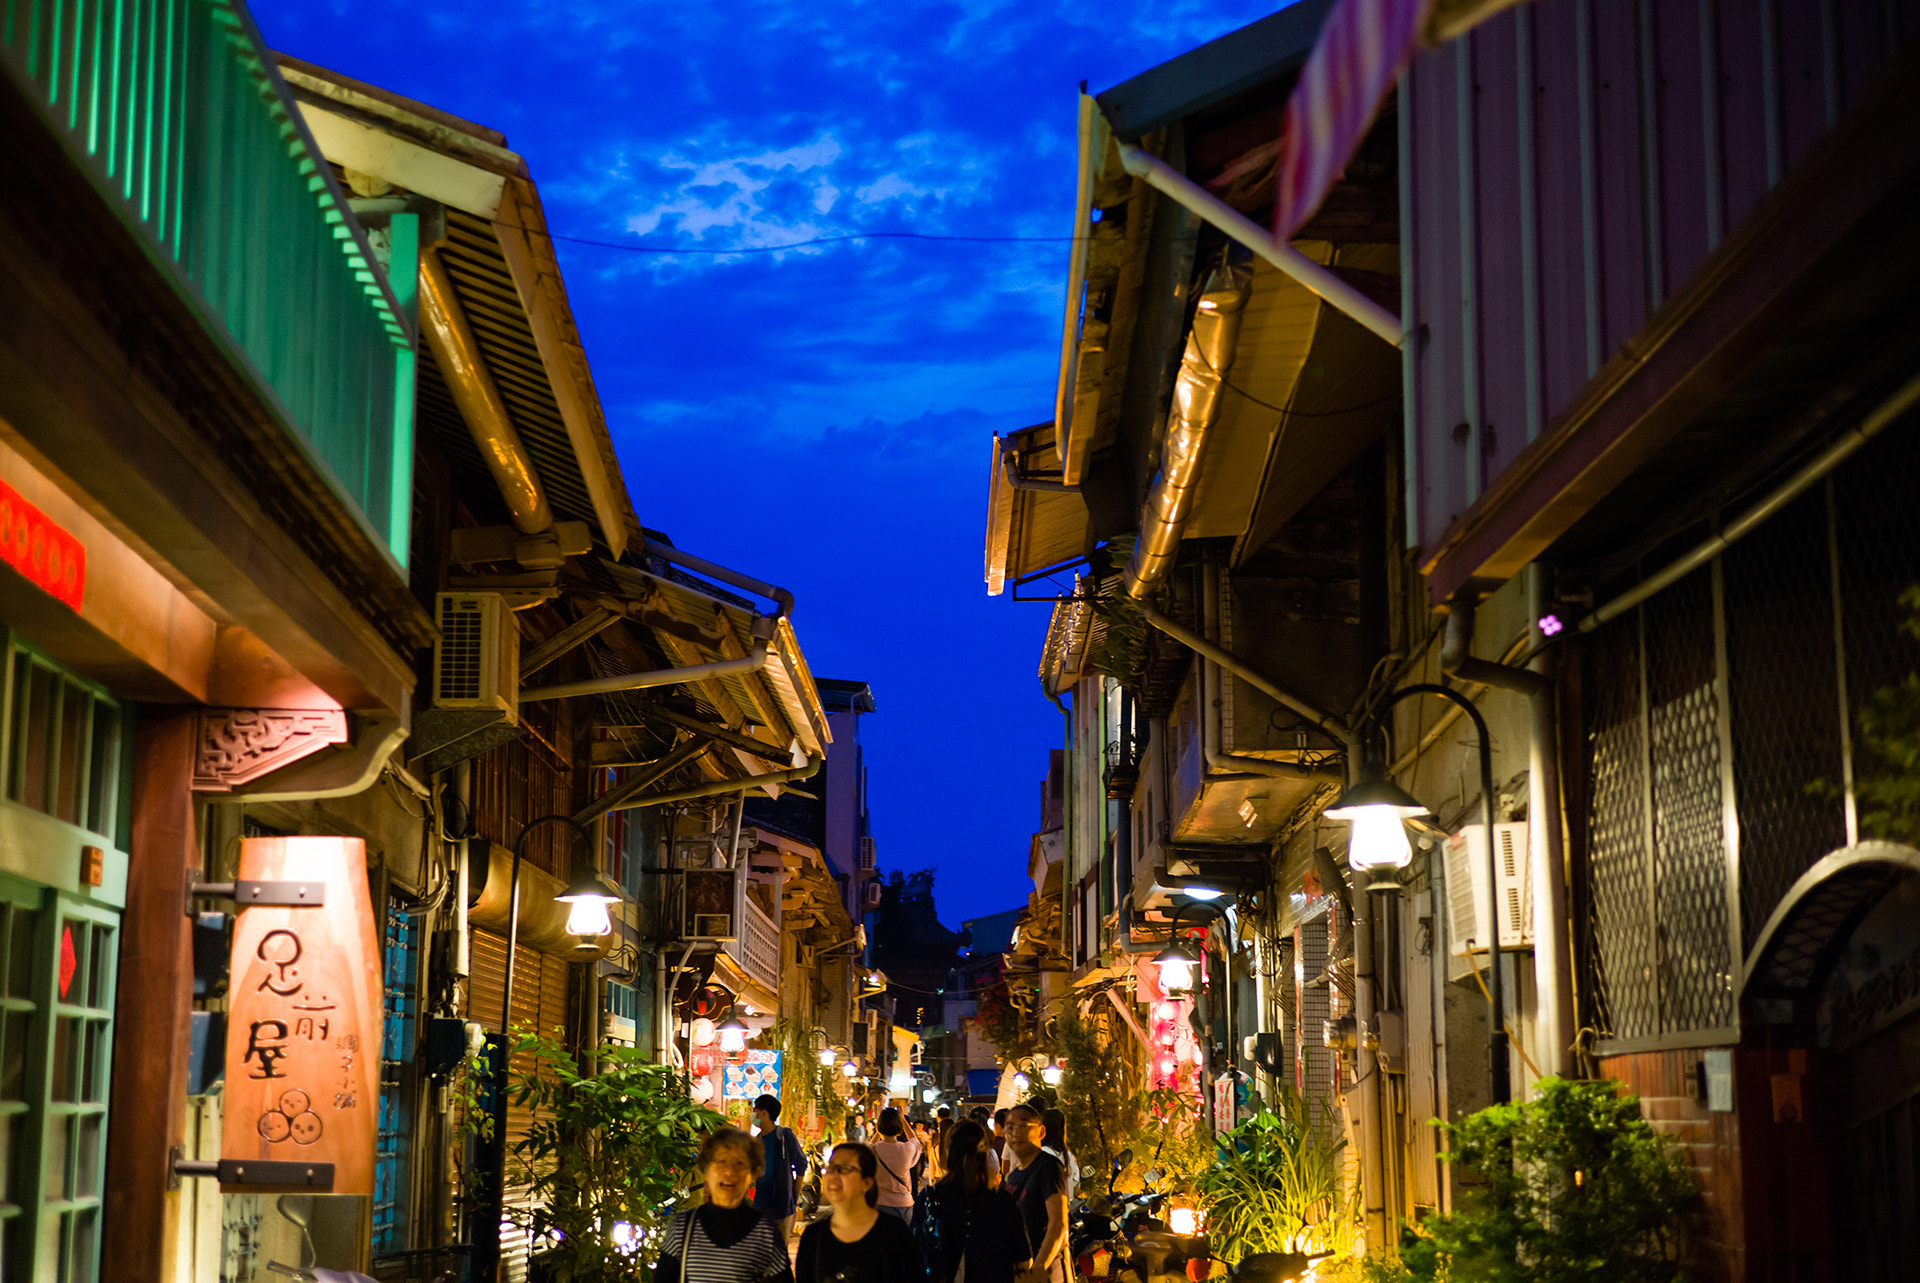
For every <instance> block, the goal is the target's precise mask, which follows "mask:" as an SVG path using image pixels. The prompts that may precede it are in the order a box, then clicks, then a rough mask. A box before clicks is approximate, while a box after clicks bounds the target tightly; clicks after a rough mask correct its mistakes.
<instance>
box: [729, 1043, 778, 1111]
mask: <svg viewBox="0 0 1920 1283" xmlns="http://www.w3.org/2000/svg"><path fill="white" fill-rule="evenodd" d="M785 1054H786V1053H784V1052H779V1051H747V1052H742V1053H740V1056H739V1058H738V1059H736V1060H730V1061H728V1062H727V1064H726V1067H725V1068H724V1069H722V1070H721V1071H720V1095H721V1097H722V1098H723V1099H726V1100H752V1099H753V1098H754V1097H756V1096H762V1095H765V1096H778V1095H779V1094H780V1058H781V1057H782V1056H783V1055H785Z"/></svg>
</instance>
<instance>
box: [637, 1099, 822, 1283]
mask: <svg viewBox="0 0 1920 1283" xmlns="http://www.w3.org/2000/svg"><path fill="white" fill-rule="evenodd" d="M694 1163H695V1167H696V1168H697V1170H698V1171H699V1173H700V1182H701V1185H702V1187H703V1188H704V1190H705V1191H706V1196H707V1201H706V1202H704V1203H702V1204H701V1205H700V1206H699V1207H696V1208H689V1209H688V1210H686V1211H684V1212H676V1213H675V1214H674V1216H673V1219H671V1220H669V1221H668V1222H667V1228H666V1233H665V1234H664V1235H663V1236H662V1239H661V1243H662V1249H661V1252H660V1260H659V1263H658V1264H656V1265H655V1266H654V1271H653V1277H654V1280H655V1283H793V1268H792V1266H791V1265H790V1264H789V1263H788V1258H787V1244H786V1241H785V1240H784V1239H782V1238H781V1237H780V1230H779V1227H778V1226H777V1225H775V1224H774V1223H773V1222H772V1221H770V1220H768V1219H767V1218H766V1217H764V1216H762V1215H761V1214H760V1212H759V1211H758V1209H756V1208H755V1207H754V1206H753V1204H752V1203H750V1202H748V1201H747V1189H748V1188H749V1187H750V1186H751V1185H752V1184H753V1181H754V1174H755V1173H756V1172H759V1171H760V1170H761V1169H762V1167H763V1165H764V1163H765V1153H764V1151H763V1149H762V1147H761V1145H760V1142H759V1141H758V1140H756V1139H755V1138H754V1137H753V1136H752V1135H751V1134H749V1133H747V1132H744V1131H741V1130H740V1129H739V1128H737V1127H720V1128H716V1129H715V1130H714V1132H713V1134H712V1135H710V1136H708V1137H707V1139H706V1140H705V1141H704V1142H702V1143H701V1146H700V1154H699V1157H698V1158H696V1159H695V1160H694Z"/></svg>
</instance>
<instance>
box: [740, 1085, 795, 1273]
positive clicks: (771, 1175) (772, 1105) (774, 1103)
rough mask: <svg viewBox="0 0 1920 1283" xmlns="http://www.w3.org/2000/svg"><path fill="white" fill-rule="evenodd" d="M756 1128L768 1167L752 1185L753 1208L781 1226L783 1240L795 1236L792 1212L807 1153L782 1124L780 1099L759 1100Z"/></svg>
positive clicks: (765, 1097)
mask: <svg viewBox="0 0 1920 1283" xmlns="http://www.w3.org/2000/svg"><path fill="white" fill-rule="evenodd" d="M753 1125H754V1126H755V1127H756V1128H758V1129H759V1132H760V1145H761V1148H762V1149H763V1150H764V1151H765V1152H766V1166H765V1168H764V1169H763V1170H762V1171H761V1173H760V1179H759V1180H757V1181H755V1182H754V1183H753V1205H754V1206H755V1207H757V1208H759V1209H760V1215H762V1216H764V1217H766V1218H767V1219H768V1220H770V1221H772V1222H773V1223H774V1224H776V1225H778V1226H779V1227H780V1241H781V1242H782V1243H784V1242H786V1241H787V1240H788V1239H790V1238H792V1237H793V1213H794V1209H795V1208H796V1207H797V1206H799V1202H800V1178H801V1176H802V1174H803V1173H805V1172H806V1170H807V1151H806V1149H805V1148H804V1147H802V1146H801V1144H800V1138H799V1137H798V1136H795V1135H794V1134H793V1128H791V1127H782V1126H781V1125H780V1098H779V1097H778V1096H773V1095H762V1096H759V1097H756V1098H755V1099H754V1102H753Z"/></svg>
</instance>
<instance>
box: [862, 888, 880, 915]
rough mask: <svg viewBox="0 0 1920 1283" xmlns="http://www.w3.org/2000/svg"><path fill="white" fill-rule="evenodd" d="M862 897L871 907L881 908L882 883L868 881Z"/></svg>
mask: <svg viewBox="0 0 1920 1283" xmlns="http://www.w3.org/2000/svg"><path fill="white" fill-rule="evenodd" d="M860 898H861V900H862V901H863V902H864V903H865V904H866V906H867V907H868V908H869V909H877V908H879V907H880V884H879V883H878V882H869V883H867V889H866V891H865V892H864V893H863V894H862V895H861V897H860Z"/></svg>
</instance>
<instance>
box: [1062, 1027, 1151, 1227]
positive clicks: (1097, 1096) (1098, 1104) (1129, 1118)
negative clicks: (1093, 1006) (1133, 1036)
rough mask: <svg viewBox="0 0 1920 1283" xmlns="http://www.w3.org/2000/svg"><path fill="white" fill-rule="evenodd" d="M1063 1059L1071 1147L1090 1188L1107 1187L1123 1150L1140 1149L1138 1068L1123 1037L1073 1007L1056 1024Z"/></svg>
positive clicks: (1140, 1118)
mask: <svg viewBox="0 0 1920 1283" xmlns="http://www.w3.org/2000/svg"><path fill="white" fill-rule="evenodd" d="M1054 1038H1055V1046H1056V1050H1057V1051H1058V1052H1059V1054H1060V1059H1061V1076H1060V1092H1059V1099H1060V1112H1061V1113H1062V1114H1064V1115H1066V1119H1067V1148H1068V1149H1069V1150H1070V1151H1072V1153H1073V1155H1074V1156H1075V1157H1076V1158H1077V1159H1079V1161H1080V1167H1081V1170H1082V1171H1083V1172H1084V1173H1085V1176H1084V1177H1083V1178H1082V1179H1083V1184H1084V1185H1085V1187H1086V1188H1087V1190H1088V1192H1089V1193H1091V1192H1094V1191H1104V1190H1106V1188H1107V1186H1108V1184H1109V1182H1110V1181H1112V1180H1113V1179H1114V1177H1115V1172H1114V1163H1115V1162H1116V1161H1118V1159H1119V1157H1120V1151H1122V1150H1124V1149H1134V1150H1135V1151H1136V1153H1137V1152H1138V1147H1139V1132H1140V1126H1141V1122H1142V1117H1141V1108H1140V1099H1139V1081H1140V1070H1139V1066H1138V1065H1136V1064H1135V1063H1134V1057H1133V1056H1132V1054H1131V1052H1132V1047H1131V1045H1130V1044H1129V1043H1128V1042H1127V1041H1126V1040H1125V1038H1124V1036H1114V1031H1112V1030H1111V1029H1109V1028H1106V1027H1104V1026H1103V1025H1102V1024H1101V1023H1100V1022H1097V1021H1094V1020H1091V1019H1088V1018H1086V1017H1083V1016H1081V1015H1080V1014H1079V1012H1078V1011H1077V1010H1074V1009H1072V1006H1071V1004H1069V1009H1068V1010H1067V1011H1066V1012H1065V1013H1064V1014H1062V1015H1061V1017H1060V1019H1059V1022H1058V1023H1057V1024H1056V1025H1055V1032H1054Z"/></svg>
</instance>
